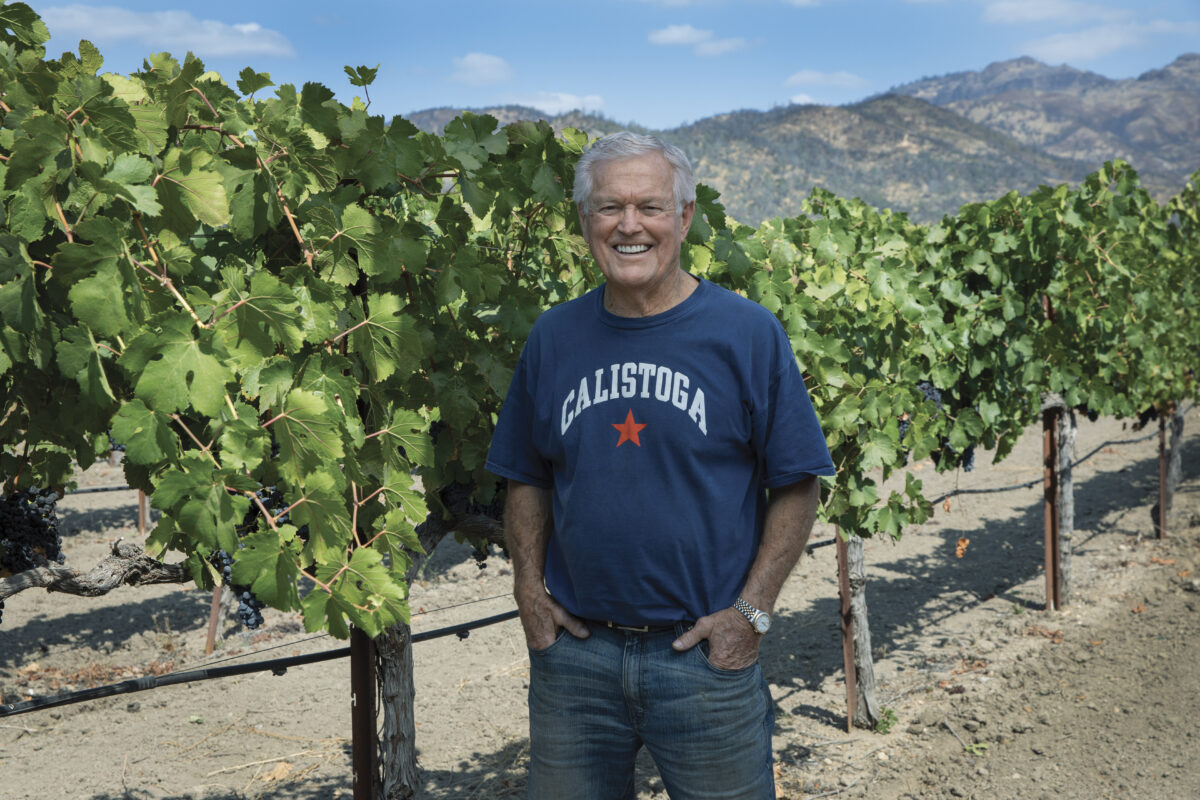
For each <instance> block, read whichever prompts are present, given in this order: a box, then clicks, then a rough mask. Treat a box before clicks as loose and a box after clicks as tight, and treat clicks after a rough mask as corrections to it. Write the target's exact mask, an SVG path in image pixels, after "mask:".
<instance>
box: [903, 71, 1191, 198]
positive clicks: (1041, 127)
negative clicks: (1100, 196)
mask: <svg viewBox="0 0 1200 800" xmlns="http://www.w3.org/2000/svg"><path fill="white" fill-rule="evenodd" d="M891 91H892V93H895V94H904V95H908V96H911V97H918V98H920V99H922V100H927V101H929V102H930V103H933V104H935V105H937V106H939V107H942V108H946V109H950V110H951V111H954V112H956V113H959V114H961V115H963V116H964V117H966V118H967V119H969V120H971V121H973V122H978V123H979V124H981V125H984V126H986V127H989V128H992V129H994V130H997V131H1000V132H1002V133H1005V134H1008V135H1009V136H1011V137H1013V138H1014V139H1016V140H1017V141H1019V142H1021V143H1022V144H1025V145H1029V146H1030V147H1036V148H1038V149H1040V150H1044V151H1046V152H1047V153H1050V154H1052V155H1056V156H1059V157H1062V158H1069V159H1074V160H1076V161H1082V162H1084V163H1086V164H1091V165H1095V166H1099V165H1100V164H1101V163H1103V162H1104V161H1106V160H1109V159H1112V158H1114V157H1120V158H1123V159H1125V160H1126V161H1129V162H1130V163H1131V164H1133V166H1134V167H1135V168H1136V169H1137V170H1138V172H1139V174H1141V176H1142V179H1143V183H1145V184H1146V185H1147V187H1148V188H1151V189H1152V190H1156V191H1159V192H1164V191H1168V192H1169V191H1171V190H1174V189H1178V187H1179V186H1181V185H1182V184H1183V182H1184V181H1185V180H1186V178H1187V176H1188V175H1190V174H1191V173H1192V172H1193V171H1195V170H1196V169H1197V168H1198V167H1200V53H1189V54H1186V55H1182V56H1180V57H1179V58H1177V59H1176V60H1175V61H1173V62H1172V63H1171V64H1169V65H1167V66H1166V67H1164V68H1163V69H1156V70H1151V71H1150V72H1147V73H1145V74H1143V75H1141V76H1139V77H1137V78H1130V79H1126V80H1110V79H1109V78H1105V77H1103V76H1101V75H1096V74H1095V73H1091V72H1084V71H1082V70H1077V69H1073V68H1072V67H1068V66H1058V67H1051V66H1047V65H1046V64H1042V63H1041V62H1039V61H1035V60H1034V59H1032V58H1018V59H1015V60H1012V61H1002V62H999V63H996V64H992V65H991V66H989V67H987V68H986V69H984V70H983V71H982V72H958V73H954V74H952V75H946V76H943V77H941V78H926V79H923V80H919V81H915V82H913V83H908V84H904V85H902V86H897V87H895V88H894V89H892V90H891Z"/></svg>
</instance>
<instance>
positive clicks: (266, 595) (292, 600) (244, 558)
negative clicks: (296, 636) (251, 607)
mask: <svg viewBox="0 0 1200 800" xmlns="http://www.w3.org/2000/svg"><path fill="white" fill-rule="evenodd" d="M241 545H242V547H241V549H238V550H236V551H234V554H233V555H234V560H233V569H232V571H231V572H232V576H233V581H234V582H235V583H237V584H238V585H240V586H249V587H250V591H252V592H253V593H254V596H255V597H257V598H258V599H260V600H262V601H263V602H264V603H267V604H268V605H270V606H272V607H273V608H278V609H280V610H283V611H293V610H296V609H299V608H300V593H299V591H298V590H297V579H298V578H299V577H300V567H299V563H298V558H299V552H300V543H299V540H298V539H297V537H296V528H295V526H293V525H281V526H280V527H279V530H271V529H269V528H268V529H266V530H262V529H260V530H257V531H255V532H254V533H251V534H249V535H247V536H245V537H244V538H242V540H241Z"/></svg>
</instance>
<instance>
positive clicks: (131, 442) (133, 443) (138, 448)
mask: <svg viewBox="0 0 1200 800" xmlns="http://www.w3.org/2000/svg"><path fill="white" fill-rule="evenodd" d="M112 438H113V441H115V442H117V443H119V444H123V445H125V458H126V460H128V461H130V462H131V463H134V464H159V463H162V462H163V461H174V460H176V459H178V458H179V439H178V438H177V437H176V435H175V434H174V433H173V432H172V431H171V428H170V426H169V425H168V424H167V421H166V420H165V419H164V418H163V417H162V416H161V415H159V414H157V413H155V412H154V411H152V410H151V409H150V408H148V407H147V406H146V404H145V403H143V402H142V401H141V400H136V399H135V400H130V401H129V402H127V403H125V404H124V405H122V406H121V408H120V410H119V411H117V415H116V416H115V417H113V421H112ZM172 505H173V504H172Z"/></svg>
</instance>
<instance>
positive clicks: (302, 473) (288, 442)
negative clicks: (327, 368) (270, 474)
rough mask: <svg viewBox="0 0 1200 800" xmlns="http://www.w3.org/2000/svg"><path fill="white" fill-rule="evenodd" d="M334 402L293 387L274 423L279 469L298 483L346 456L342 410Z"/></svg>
mask: <svg viewBox="0 0 1200 800" xmlns="http://www.w3.org/2000/svg"><path fill="white" fill-rule="evenodd" d="M331 401H332V398H330V399H329V400H327V399H326V398H324V397H321V396H319V395H317V394H315V393H313V392H309V391H304V390H301V389H294V390H292V391H291V392H289V393H288V395H287V397H286V399H285V400H284V403H283V408H282V410H281V411H280V412H279V414H278V416H277V417H276V419H275V421H274V422H273V423H272V425H271V431H272V432H273V433H274V434H275V441H276V442H278V443H279V459H278V463H279V469H280V472H281V473H282V474H283V475H284V477H285V478H287V479H288V480H289V481H291V482H292V483H295V484H296V485H304V481H305V478H306V476H308V475H309V474H310V473H318V472H321V471H322V470H323V469H325V468H332V469H335V470H336V465H337V463H338V461H339V460H340V459H341V458H342V457H343V456H344V455H345V451H344V449H343V447H342V437H341V433H340V431H339V426H338V421H337V417H338V416H341V412H340V411H338V410H337V408H336V406H334V405H333V403H332V402H331ZM339 502H340V501H339ZM297 518H298V517H297Z"/></svg>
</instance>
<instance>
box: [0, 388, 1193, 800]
mask: <svg viewBox="0 0 1200 800" xmlns="http://www.w3.org/2000/svg"><path fill="white" fill-rule="evenodd" d="M1198 430H1200V410H1193V411H1191V412H1189V414H1188V418H1187V431H1186V433H1185V439H1184V450H1183V476H1184V480H1183V483H1182V485H1181V487H1180V491H1179V493H1178V494H1177V496H1176V498H1175V504H1174V508H1173V513H1172V519H1171V527H1170V529H1169V532H1168V537H1167V538H1166V539H1164V540H1162V541H1159V540H1157V539H1155V538H1154V532H1153V526H1152V519H1151V509H1152V506H1153V505H1154V503H1155V502H1156V501H1157V490H1158V489H1157V487H1158V463H1157V438H1154V439H1151V440H1149V441H1142V442H1139V443H1134V444H1118V443H1116V442H1123V441H1126V440H1130V439H1136V438H1139V437H1140V436H1142V435H1143V434H1139V433H1134V432H1133V431H1131V430H1129V429H1127V428H1126V427H1125V426H1124V425H1123V424H1122V423H1121V422H1119V421H1113V420H1100V421H1099V422H1096V423H1088V422H1086V421H1083V422H1082V424H1081V428H1080V433H1079V443H1078V451H1077V452H1078V453H1079V454H1080V455H1083V454H1086V453H1089V452H1092V451H1095V454H1094V455H1093V456H1092V457H1091V458H1090V459H1089V460H1088V461H1087V462H1086V463H1085V464H1083V465H1081V466H1080V467H1078V468H1077V469H1076V481H1077V491H1076V509H1077V518H1076V525H1077V529H1078V530H1077V531H1076V534H1075V537H1074V540H1073V541H1074V547H1075V556H1074V559H1073V571H1074V582H1073V585H1072V587H1071V593H1070V595H1069V603H1068V605H1067V607H1066V608H1065V609H1064V610H1061V611H1046V610H1044V601H1045V581H1044V578H1043V573H1042V566H1041V563H1042V504H1041V491H1040V488H1022V489H1015V490H1009V491H1004V492H999V493H977V494H976V493H972V494H960V495H958V496H955V497H954V498H953V499H951V500H950V502H949V507H948V510H947V509H945V508H943V507H941V506H939V508H938V512H937V514H936V516H935V517H934V518H933V520H931V521H930V522H929V523H927V524H926V525H923V526H921V527H920V528H919V529H916V530H912V531H908V532H906V533H905V535H904V537H903V539H902V540H901V541H900V542H899V543H896V544H893V543H892V542H890V541H879V542H868V545H867V548H868V549H867V563H868V576H869V580H870V583H869V586H868V598H869V604H870V612H871V636H872V642H873V646H874V651H875V652H874V655H875V659H876V660H875V669H876V674H877V677H878V679H879V681H880V686H881V692H880V699H881V702H882V705H883V706H884V707H885V708H887V709H889V710H890V711H891V713H893V714H894V715H895V718H896V722H895V724H894V726H892V728H891V730H890V731H888V732H887V733H878V732H873V731H863V730H855V731H853V732H847V730H846V719H845V707H846V701H845V689H844V683H843V674H842V670H841V663H842V660H841V649H840V648H841V644H840V633H839V626H838V599H837V583H836V565H835V557H834V548H832V547H820V548H817V549H816V550H814V551H813V553H812V554H811V556H806V557H805V558H804V559H803V560H802V561H801V563H800V565H799V566H798V567H797V570H796V573H795V574H794V575H793V577H792V579H791V580H790V581H789V583H788V585H787V586H786V587H785V589H784V594H783V596H782V597H781V599H780V602H779V605H778V608H777V617H776V622H775V627H773V628H772V631H771V633H770V634H769V635H768V636H767V637H766V639H765V640H764V644H763V650H762V661H763V666H764V669H765V671H766V674H767V677H768V680H769V681H770V683H771V689H772V692H773V695H774V697H775V700H776V713H777V717H778V725H777V728H776V736H775V745H776V753H777V776H778V780H777V782H778V787H779V796H780V797H784V798H792V799H793V800H809V798H817V797H845V798H859V797H868V796H870V797H873V798H883V799H884V800H887V799H888V798H913V799H915V798H921V800H933V799H934V798H977V799H978V800H984V799H985V798H986V799H987V800H1005V799H1006V798H1021V800H1042V798H1054V799H1055V800H1098V798H1122V799H1123V800H1126V799H1130V800H1157V798H1164V799H1165V798H1171V800H1177V799H1178V798H1189V797H1200V701H1198V700H1197V698H1198V697H1200V637H1198V636H1197V633H1200V437H1197V436H1196V432H1197V431H1198ZM989 461H990V459H989V458H987V457H985V456H983V455H981V456H980V458H979V459H978V463H979V466H978V468H977V469H976V470H975V471H974V472H972V473H958V474H947V475H936V474H934V472H933V470H932V468H931V467H929V465H927V464H924V465H922V464H918V465H916V467H915V469H917V475H918V477H921V478H922V479H923V480H924V481H925V489H926V493H927V495H928V496H930V497H937V496H940V495H941V494H943V493H944V492H947V491H949V490H951V489H954V488H959V489H983V488H999V487H1012V486H1014V485H1016V484H1020V483H1023V482H1025V481H1028V480H1033V479H1036V478H1039V477H1040V475H1041V441H1040V431H1037V430H1031V431H1029V432H1027V434H1026V436H1025V437H1024V439H1023V440H1022V441H1021V442H1020V443H1019V445H1018V447H1017V449H1016V451H1015V452H1014V453H1013V454H1012V456H1010V457H1009V458H1008V459H1006V460H1005V461H1004V462H1002V463H1001V464H995V465H993V464H990V463H989ZM123 480H124V479H123V477H122V475H121V471H120V468H119V467H111V466H108V465H98V466H95V467H93V468H92V469H90V470H89V471H88V472H87V473H86V474H85V475H84V476H83V479H82V484H81V485H82V486H113V485H120V484H122V483H123ZM60 517H61V519H62V525H63V529H64V547H65V549H66V551H67V558H68V564H70V565H72V566H75V567H77V568H87V567H90V566H92V565H93V564H95V563H96V562H97V561H98V560H99V559H100V558H102V557H103V556H104V554H105V553H106V551H107V549H108V548H109V547H110V546H111V543H112V542H113V541H114V540H116V539H117V538H120V537H125V538H136V537H137V535H138V533H137V508H136V499H135V494H134V493H133V492H130V491H120V492H102V493H77V494H72V495H69V496H68V497H66V498H65V499H64V500H63V501H62V502H61V504H60ZM831 535H832V531H831V530H830V529H828V528H826V527H824V526H818V529H817V531H816V532H815V533H814V536H813V541H814V542H821V541H825V540H828V539H830V537H831ZM960 539H968V540H969V542H968V543H967V545H966V547H965V551H964V552H963V553H962V557H961V558H959V557H957V553H956V550H957V549H959V541H960ZM510 581H511V575H510V573H509V571H508V569H507V563H506V562H505V561H504V560H503V558H501V557H499V556H493V557H492V558H490V559H489V561H488V564H487V567H486V568H484V569H479V568H478V567H477V566H476V565H475V563H474V561H473V560H472V559H471V558H470V556H469V551H468V549H467V548H464V547H461V546H458V545H456V544H454V543H453V542H449V543H446V544H445V545H444V546H443V547H441V548H439V550H438V551H437V552H436V553H435V556H434V558H433V559H432V560H431V561H430V563H429V564H428V566H427V569H426V571H425V574H424V575H423V578H422V580H421V581H419V582H418V583H417V585H415V586H414V587H413V590H412V605H413V609H414V613H415V616H414V620H413V626H414V629H415V630H416V631H418V632H419V631H427V630H434V629H438V628H441V627H444V626H447V625H450V624H453V623H457V622H463V621H467V620H471V619H477V618H481V617H485V616H490V615H493V614H498V613H501V612H503V611H507V610H509V609H511V608H512V607H513V606H512V601H511V598H510V595H509V592H510V588H511V586H510ZM210 599H211V595H210V594H209V593H205V592H202V591H199V590H196V589H195V588H194V587H193V588H186V587H184V588H181V587H177V586H167V587H147V588H135V589H130V588H127V589H122V590H118V591H115V592H113V593H111V594H109V595H108V596H106V597H102V598H95V599H86V598H77V597H68V596H62V595H57V594H47V593H45V592H42V591H40V590H36V591H27V592H25V593H23V594H20V595H17V596H15V597H12V598H10V599H9V600H8V602H7V608H6V609H5V610H4V618H3V622H2V623H0V696H2V697H3V702H6V703H7V702H14V701H17V700H21V699H25V698H28V697H31V696H42V695H51V694H56V693H59V692H63V691H69V690H72V689H78V688H84V687H87V686H93V685H102V684H106V683H112V682H116V681H120V680H125V679H128V678H130V677H137V676H140V675H146V674H154V673H161V672H165V671H172V670H183V669H196V668H199V667H201V666H203V665H206V664H214V663H216V664H235V663H243V662H244V661H247V660H250V659H254V658H273V657H281V656H285V655H292V654H298V653H305V652H317V651H324V650H329V649H334V648H338V647H342V646H344V643H343V642H339V641H336V640H334V639H331V638H329V637H328V636H313V635H311V634H306V633H304V631H303V629H302V627H301V625H300V624H299V621H298V619H297V617H296V616H295V615H283V614H279V613H277V612H267V615H266V616H267V624H266V625H265V626H264V628H263V629H261V630H260V631H258V632H255V633H250V632H245V631H242V630H240V628H239V626H238V625H237V623H236V620H235V619H234V617H233V615H232V613H228V614H226V615H225V617H224V618H223V629H222V638H221V640H220V641H219V643H218V648H217V650H216V652H215V653H214V654H213V655H212V656H210V657H206V656H205V655H204V641H205V629H206V624H207V618H208V609H209V603H210ZM415 655H416V663H417V667H416V685H417V707H416V709H415V713H416V719H417V726H418V727H417V736H418V744H419V748H420V763H421V766H422V769H423V775H424V779H425V791H424V796H425V797H428V798H436V799H438V800H451V799H453V800H460V799H461V800H465V799H467V798H502V797H520V796H523V794H524V765H525V762H526V759H527V747H528V739H527V731H526V724H527V721H526V712H525V690H526V680H527V677H528V659H527V655H526V650H525V645H524V642H523V639H522V637H521V632H520V627H519V625H518V623H516V622H506V623H502V624H499V625H494V626H492V627H489V628H485V629H481V630H477V631H475V632H473V633H472V634H471V636H470V637H469V638H467V639H466V640H460V639H458V638H457V637H453V636H451V637H447V638H441V639H437V640H434V641H431V642H425V643H420V644H418V645H416V648H415ZM348 670H349V664H348V660H346V659H340V660H336V661H328V662H323V663H320V664H314V665H308V666H302V667H296V668H293V669H290V670H288V671H287V672H286V674H284V675H282V676H275V675H272V674H271V673H269V672H266V673H257V674H253V675H247V676H242V677H236V678H226V679H221V680H213V681H204V682H197V683H191V684H184V685H179V686H170V687H165V688H161V689H155V690H150V691H144V692H139V693H134V694H126V695H120V696H115V697H109V698H104V699H100V700H95V701H91V702H85V703H80V704H75V705H69V706H64V707H60V708H55V709H48V710H41V711H35V712H31V713H27V714H22V715H17V716H10V717H4V718H0V798H2V799H3V800H35V799H36V800H53V799H55V798H87V799H88V800H118V799H119V800H159V799H160V798H173V799H178V800H185V799H186V800H234V799H235V798H237V799H239V800H240V799H241V798H281V799H282V800H317V798H338V797H344V798H349V797H350V796H351V778H350V740H349V736H350V691H349V675H348ZM638 796H639V798H640V800H647V799H648V798H659V799H660V800H662V799H664V798H665V797H666V795H665V793H664V792H663V791H662V788H661V782H660V781H659V780H658V778H657V775H656V773H655V772H654V769H653V766H652V764H650V763H649V761H648V760H644V761H643V762H642V763H640V769H639V795H638Z"/></svg>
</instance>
